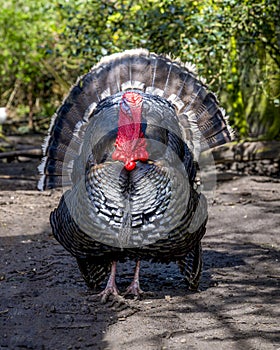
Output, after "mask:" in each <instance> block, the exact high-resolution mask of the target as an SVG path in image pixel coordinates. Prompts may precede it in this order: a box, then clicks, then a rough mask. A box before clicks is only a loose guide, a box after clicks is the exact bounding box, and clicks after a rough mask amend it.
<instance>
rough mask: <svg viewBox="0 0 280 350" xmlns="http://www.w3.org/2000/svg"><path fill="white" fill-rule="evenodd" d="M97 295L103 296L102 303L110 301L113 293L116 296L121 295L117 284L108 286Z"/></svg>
mask: <svg viewBox="0 0 280 350" xmlns="http://www.w3.org/2000/svg"><path fill="white" fill-rule="evenodd" d="M97 295H98V297H101V303H102V304H105V303H106V302H107V301H108V299H109V297H110V295H112V296H113V297H114V298H116V297H119V291H118V288H117V286H116V285H114V286H106V288H105V289H104V290H103V291H102V292H101V293H99V294H97Z"/></svg>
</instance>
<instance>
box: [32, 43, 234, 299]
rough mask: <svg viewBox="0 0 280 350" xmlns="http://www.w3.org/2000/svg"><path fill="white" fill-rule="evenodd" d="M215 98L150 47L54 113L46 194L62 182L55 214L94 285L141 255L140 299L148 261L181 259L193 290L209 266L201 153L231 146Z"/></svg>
mask: <svg viewBox="0 0 280 350" xmlns="http://www.w3.org/2000/svg"><path fill="white" fill-rule="evenodd" d="M230 138H231V136H230V129H229V127H228V126H227V123H226V120H225V117H224V113H223V111H222V110H221V109H220V108H219V106H218V102H217V99H216V97H215V96H214V95H213V94H212V93H211V92H209V91H208V90H207V87H206V86H205V85H204V83H203V82H202V81H201V80H199V78H198V77H197V75H196V73H195V72H194V69H193V67H192V66H191V65H183V64H182V63H180V62H179V61H177V60H176V61H172V60H171V59H169V58H167V57H163V56H159V55H156V54H154V53H149V52H148V51H147V50H144V49H137V50H131V51H125V52H123V53H121V54H114V55H111V56H108V57H105V58H103V59H102V60H101V61H100V63H99V64H97V65H96V66H94V67H93V68H92V69H91V71H90V72H89V73H87V74H85V75H84V76H82V77H81V78H79V79H78V81H77V83H76V85H75V86H74V87H73V88H72V89H71V91H70V93H69V95H68V97H67V98H66V99H65V101H64V103H63V104H62V106H61V107H60V108H59V109H58V111H57V113H56V114H55V115H54V117H53V119H52V123H51V126H50V129H49V135H48V137H47V139H46V142H45V145H44V146H43V151H44V158H43V162H42V164H41V165H40V167H39V170H40V172H41V174H42V177H41V180H40V182H39V184H38V188H39V189H40V190H44V189H50V188H55V187H59V186H63V187H64V188H66V189H67V190H66V191H65V192H64V194H63V196H62V198H61V200H60V203H59V206H58V208H57V209H55V210H54V211H53V212H52V213H51V217H50V222H51V226H52V230H53V234H54V236H55V238H56V239H57V240H58V241H59V242H60V243H61V244H62V245H63V246H64V248H65V249H67V250H68V251H69V252H70V253H71V254H72V255H73V256H74V257H76V259H77V262H78V266H79V268H80V270H81V273H82V275H83V277H84V279H85V281H86V283H87V284H88V285H89V286H90V287H93V288H95V287H97V286H98V285H99V284H100V283H101V282H102V281H103V280H104V279H105V278H106V276H107V275H108V274H109V272H110V270H111V274H110V277H109V280H108V283H107V286H106V288H105V290H104V291H103V292H102V293H101V296H102V301H104V302H105V301H106V300H107V299H108V297H109V295H110V294H113V295H117V294H118V289H117V286H116V283H115V275H116V264H117V262H118V261H121V262H123V261H125V260H127V259H130V260H134V261H136V270H135V276H134V279H133V281H132V283H131V285H130V286H129V287H128V289H127V292H128V293H132V294H134V295H136V296H139V295H140V293H141V289H140V285H139V269H140V260H149V261H154V262H163V263H169V262H171V261H176V262H177V263H178V265H179V267H180V270H181V272H182V273H183V275H184V276H185V279H186V282H187V283H188V286H189V287H190V288H191V289H196V288H197V287H198V283H199V278H200V274H201V267H202V256H201V239H202V237H203V235H204V234H205V230H206V228H205V227H206V221H207V204H206V199H205V196H204V195H203V194H201V193H198V191H196V189H195V188H196V186H195V179H196V171H197V169H196V168H197V162H198V159H199V154H200V152H201V151H203V150H205V149H207V148H211V147H214V146H216V145H220V144H222V143H225V142H228V141H229V140H230Z"/></svg>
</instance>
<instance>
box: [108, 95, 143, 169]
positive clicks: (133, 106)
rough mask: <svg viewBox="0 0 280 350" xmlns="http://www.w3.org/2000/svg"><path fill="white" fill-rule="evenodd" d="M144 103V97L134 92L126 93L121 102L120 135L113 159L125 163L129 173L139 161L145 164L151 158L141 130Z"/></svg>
mask: <svg viewBox="0 0 280 350" xmlns="http://www.w3.org/2000/svg"><path fill="white" fill-rule="evenodd" d="M142 102H143V101H142V96H141V95H140V94H138V93H137V92H133V91H129V92H126V93H124V94H123V96H122V100H121V102H120V112H119V121H118V135H117V138H116V142H115V146H116V149H115V151H114V153H113V154H112V159H113V160H119V161H121V162H123V163H124V167H125V169H126V170H128V171H131V170H133V169H134V168H135V167H136V161H137V160H140V161H142V162H144V161H147V160H148V158H149V154H148V152H147V150H146V146H147V144H146V140H145V138H144V134H143V132H142V130H141V114H142Z"/></svg>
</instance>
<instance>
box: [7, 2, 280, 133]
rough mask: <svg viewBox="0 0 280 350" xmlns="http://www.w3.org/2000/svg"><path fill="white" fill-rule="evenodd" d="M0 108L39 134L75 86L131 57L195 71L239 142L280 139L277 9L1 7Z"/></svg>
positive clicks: (235, 5)
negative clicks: (171, 59) (103, 64)
mask: <svg viewBox="0 0 280 350" xmlns="http://www.w3.org/2000/svg"><path fill="white" fill-rule="evenodd" d="M0 5H1V11H0V81H1V83H0V106H1V107H4V106H7V107H8V110H9V120H10V121H13V125H16V129H15V131H17V132H18V131H19V132H28V131H32V132H34V131H35V132H36V131H37V132H38V131H44V129H45V128H46V127H47V126H48V123H49V120H50V117H51V115H52V114H53V112H54V111H55V109H56V108H57V107H58V106H59V104H60V103H61V100H62V99H63V96H65V94H66V93H67V91H68V89H69V87H70V86H71V85H72V84H73V83H74V82H75V80H76V78H77V76H79V75H81V74H84V73H86V72H87V70H88V69H89V68H90V67H91V66H92V65H93V64H95V63H96V62H97V61H98V60H99V59H100V58H101V57H102V56H103V55H107V54H111V53H114V52H118V51H122V50H124V49H130V48H135V47H144V48H147V49H149V50H151V51H154V52H158V53H171V54H172V55H173V56H177V57H180V58H181V59H182V60H183V61H191V62H193V63H194V64H196V66H197V67H198V70H199V73H200V74H201V75H202V76H204V77H205V78H207V81H208V83H209V84H210V87H211V89H212V90H213V91H215V92H217V94H218V96H219V97H220V100H221V102H222V104H223V106H224V107H225V109H226V110H227V113H228V114H229V115H230V118H231V122H232V124H233V126H234V127H235V129H236V130H237V131H238V135H239V137H240V138H243V139H244V138H247V139H248V138H258V139H280V102H279V100H280V22H279V18H280V6H279V1H278V0H257V1H251V0H242V1H240V0H239V1H237V0H216V1H212V0H206V1H203V2H199V1H188V0H184V1H183V0H142V1H141V2H139V1H136V0H123V1H121V0H116V1H113V0H112V1H105V0H104V1H100V0H93V1H92V0H91V1H89V0H88V1H87V0H68V1H67V0H0Z"/></svg>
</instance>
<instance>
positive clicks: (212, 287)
mask: <svg viewBox="0 0 280 350" xmlns="http://www.w3.org/2000/svg"><path fill="white" fill-rule="evenodd" d="M0 166H1V171H0V173H1V174H2V180H1V182H0V186H1V187H0V288H1V289H0V349H1V350H2V349H52V350H53V349H62V350H63V349H108V350H109V349H110V350H119V349H120V350H128V349H129V350H138V349H139V350H140V349H141V350H142V349H145V350H150V349H151V350H152V349H153V350H154V349H175V350H181V349H182V350H183V349H184V350H185V349H199V350H200V349H202V350H204V349H221V350H223V349H225V350H230V349H240V350H241V349H242V350H243V349H246V350H249V349H263V350H270V349H280V317H279V315H280V291H279V282H280V269H279V267H280V264H279V259H280V254H279V249H280V229H279V227H280V186H279V184H280V181H279V180H277V179H272V178H268V177H258V176H255V177H246V176H244V177H237V178H236V179H233V180H231V181H226V182H220V183H218V187H217V189H216V192H215V201H214V203H213V205H211V206H210V217H209V223H208V230H207V233H206V236H205V238H204V239H203V247H204V269H203V275H202V279H201V284H200V289H201V290H200V292H196V293H192V292H189V291H186V290H185V286H184V283H183V281H182V276H181V275H180V273H179V271H178V269H177V267H176V265H175V264H170V265H167V266H166V265H159V264H158V265H157V264H150V263H143V265H142V269H141V279H140V282H141V287H142V289H143V290H144V291H150V292H153V293H152V294H150V293H147V294H146V295H145V296H144V298H143V299H142V300H140V301H136V300H133V299H128V300H127V303H126V304H122V305H117V304H115V303H112V302H108V303H107V304H106V305H101V304H100V302H99V300H96V298H95V297H94V295H92V293H91V292H90V291H89V290H88V289H87V287H86V285H85V283H84V282H83V280H82V278H81V276H80V273H79V271H78V268H77V265H76V262H75V259H74V258H72V257H71V256H70V255H69V254H68V253H67V252H66V251H65V250H64V249H63V248H62V247H61V246H60V245H59V244H58V243H57V242H56V241H55V239H54V238H53V237H52V235H51V229H50V225H49V222H48V218H49V213H50V211H51V210H52V209H53V208H54V207H55V206H56V205H57V203H58V200H59V197H60V192H59V191H54V192H45V193H40V192H37V191H36V190H35V189H34V188H35V176H31V177H29V179H28V180H26V178H25V175H26V174H28V172H29V171H30V169H31V170H32V171H33V172H34V169H35V167H34V163H33V162H22V163H16V164H14V165H13V166H11V165H10V164H6V165H5V164H4V163H3V164H0ZM32 171H31V172H32ZM3 174H9V176H7V179H6V180H5V176H4V175H3ZM11 174H12V175H13V176H14V177H12V176H11ZM11 179H12V180H11ZM132 274H133V264H131V265H130V264H127V265H122V266H119V270H118V279H117V283H118V286H119V289H120V290H121V291H124V290H125V288H126V287H127V286H128V284H129V282H130V279H131V278H132Z"/></svg>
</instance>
